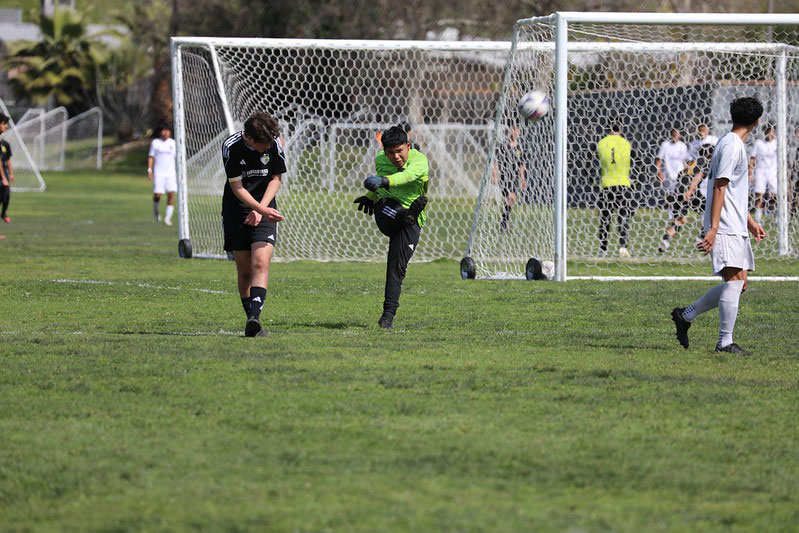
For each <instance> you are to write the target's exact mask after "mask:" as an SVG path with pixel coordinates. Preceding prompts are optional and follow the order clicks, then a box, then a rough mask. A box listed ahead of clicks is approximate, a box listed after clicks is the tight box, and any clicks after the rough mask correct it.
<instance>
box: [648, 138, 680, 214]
mask: <svg viewBox="0 0 799 533" xmlns="http://www.w3.org/2000/svg"><path fill="white" fill-rule="evenodd" d="M681 137H682V135H680V131H679V130H678V129H677V128H672V129H671V131H670V132H669V139H668V140H666V141H663V142H662V143H661V144H660V149H659V150H658V154H657V156H656V157H655V167H657V171H658V180H660V183H661V185H662V186H663V190H664V192H665V193H666V206H667V211H668V214H669V220H671V219H672V218H674V211H673V209H672V208H671V206H672V204H673V203H674V201H675V197H674V191H675V189H676V187H677V178H678V177H679V175H680V172H682V170H683V169H684V168H685V161H686V159H688V145H686V144H685V143H684V142H682V141H681V140H680V139H681Z"/></svg>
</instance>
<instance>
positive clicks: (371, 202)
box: [354, 126, 428, 329]
mask: <svg viewBox="0 0 799 533" xmlns="http://www.w3.org/2000/svg"><path fill="white" fill-rule="evenodd" d="M381 142H382V144H383V150H382V151H381V152H379V153H378V154H377V156H376V157H375V174H376V175H375V176H369V177H368V178H366V180H364V182H363V186H364V187H366V188H367V189H369V192H368V193H366V194H365V195H364V196H359V197H358V198H356V199H355V202H354V203H356V204H358V210H359V211H363V212H364V213H366V214H367V215H370V216H371V215H374V217H375V222H376V223H377V227H378V229H380V231H381V232H382V233H383V234H384V235H386V236H387V237H389V241H388V258H387V260H386V290H385V299H384V300H383V315H382V316H381V317H380V320H378V322H377V323H378V325H379V326H380V327H381V328H385V329H391V325H392V323H393V321H394V315H395V314H396V312H397V307H399V297H400V293H401V292H402V281H403V280H404V279H405V272H406V270H407V268H408V262H409V261H410V260H411V256H413V252H415V251H416V245H417V244H419V235H420V233H421V228H422V226H424V222H425V220H426V219H427V214H426V213H425V211H424V208H425V206H426V205H427V196H426V194H427V185H428V164H427V157H425V155H424V154H423V153H422V152H420V151H419V150H416V149H413V148H411V144H410V142H408V135H407V133H406V132H405V129H404V128H402V127H400V126H394V127H393V128H389V129H387V130H386V131H384V132H383V135H382V136H381Z"/></svg>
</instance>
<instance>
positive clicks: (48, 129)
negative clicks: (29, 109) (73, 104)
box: [16, 106, 68, 170]
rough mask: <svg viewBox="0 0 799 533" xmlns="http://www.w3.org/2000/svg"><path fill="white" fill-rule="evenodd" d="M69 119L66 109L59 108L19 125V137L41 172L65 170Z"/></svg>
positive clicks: (39, 114)
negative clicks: (65, 149) (66, 126)
mask: <svg viewBox="0 0 799 533" xmlns="http://www.w3.org/2000/svg"><path fill="white" fill-rule="evenodd" d="M23 117H24V115H23ZM67 117H68V114H67V110H66V108H64V107H62V106H59V107H56V108H53V109H51V110H50V111H47V112H44V113H35V114H33V115H32V116H30V117H26V120H25V121H24V122H20V123H18V124H17V126H16V130H17V135H18V136H19V138H20V139H21V140H22V142H23V143H24V144H25V146H27V147H28V149H29V150H30V154H31V157H32V158H33V161H34V162H35V163H36V165H37V167H38V168H39V169H40V170H64V147H65V145H66V140H67V136H66V134H67V130H66V128H65V125H66V122H67Z"/></svg>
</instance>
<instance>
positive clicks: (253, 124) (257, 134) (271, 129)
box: [244, 111, 280, 143]
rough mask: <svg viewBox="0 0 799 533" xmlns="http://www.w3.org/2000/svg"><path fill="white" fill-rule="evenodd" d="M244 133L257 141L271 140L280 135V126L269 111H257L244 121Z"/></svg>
mask: <svg viewBox="0 0 799 533" xmlns="http://www.w3.org/2000/svg"><path fill="white" fill-rule="evenodd" d="M244 135H246V136H247V137H249V138H250V139H252V140H253V141H255V142H257V143H265V142H270V141H272V139H274V138H275V137H277V136H278V135H280V126H279V125H278V123H277V120H275V118H274V117H273V116H272V115H270V114H269V113H264V112H263V111H256V112H255V113H253V114H252V115H250V118H248V119H247V122H245V123H244Z"/></svg>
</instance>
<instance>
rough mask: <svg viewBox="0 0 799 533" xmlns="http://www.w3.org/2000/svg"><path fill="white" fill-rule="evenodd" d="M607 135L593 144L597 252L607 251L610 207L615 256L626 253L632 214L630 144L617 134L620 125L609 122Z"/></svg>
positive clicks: (627, 252)
mask: <svg viewBox="0 0 799 533" xmlns="http://www.w3.org/2000/svg"><path fill="white" fill-rule="evenodd" d="M610 131H611V133H610V135H608V136H607V137H605V138H604V139H602V140H601V141H599V142H598V143H597V145H596V151H597V155H598V156H599V166H600V169H601V175H602V179H601V181H600V183H599V197H598V198H597V209H599V252H600V255H603V256H604V255H605V254H606V253H607V251H608V229H609V227H610V217H611V214H612V213H613V211H614V210H615V211H618V216H619V256H620V257H629V256H630V252H629V250H627V242H628V233H629V226H630V218H631V217H632V214H633V208H632V201H633V191H632V187H631V185H630V167H631V164H632V147H631V146H630V142H629V141H628V140H627V139H625V138H624V137H623V136H622V134H621V126H619V125H618V124H612V125H611V127H610Z"/></svg>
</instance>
